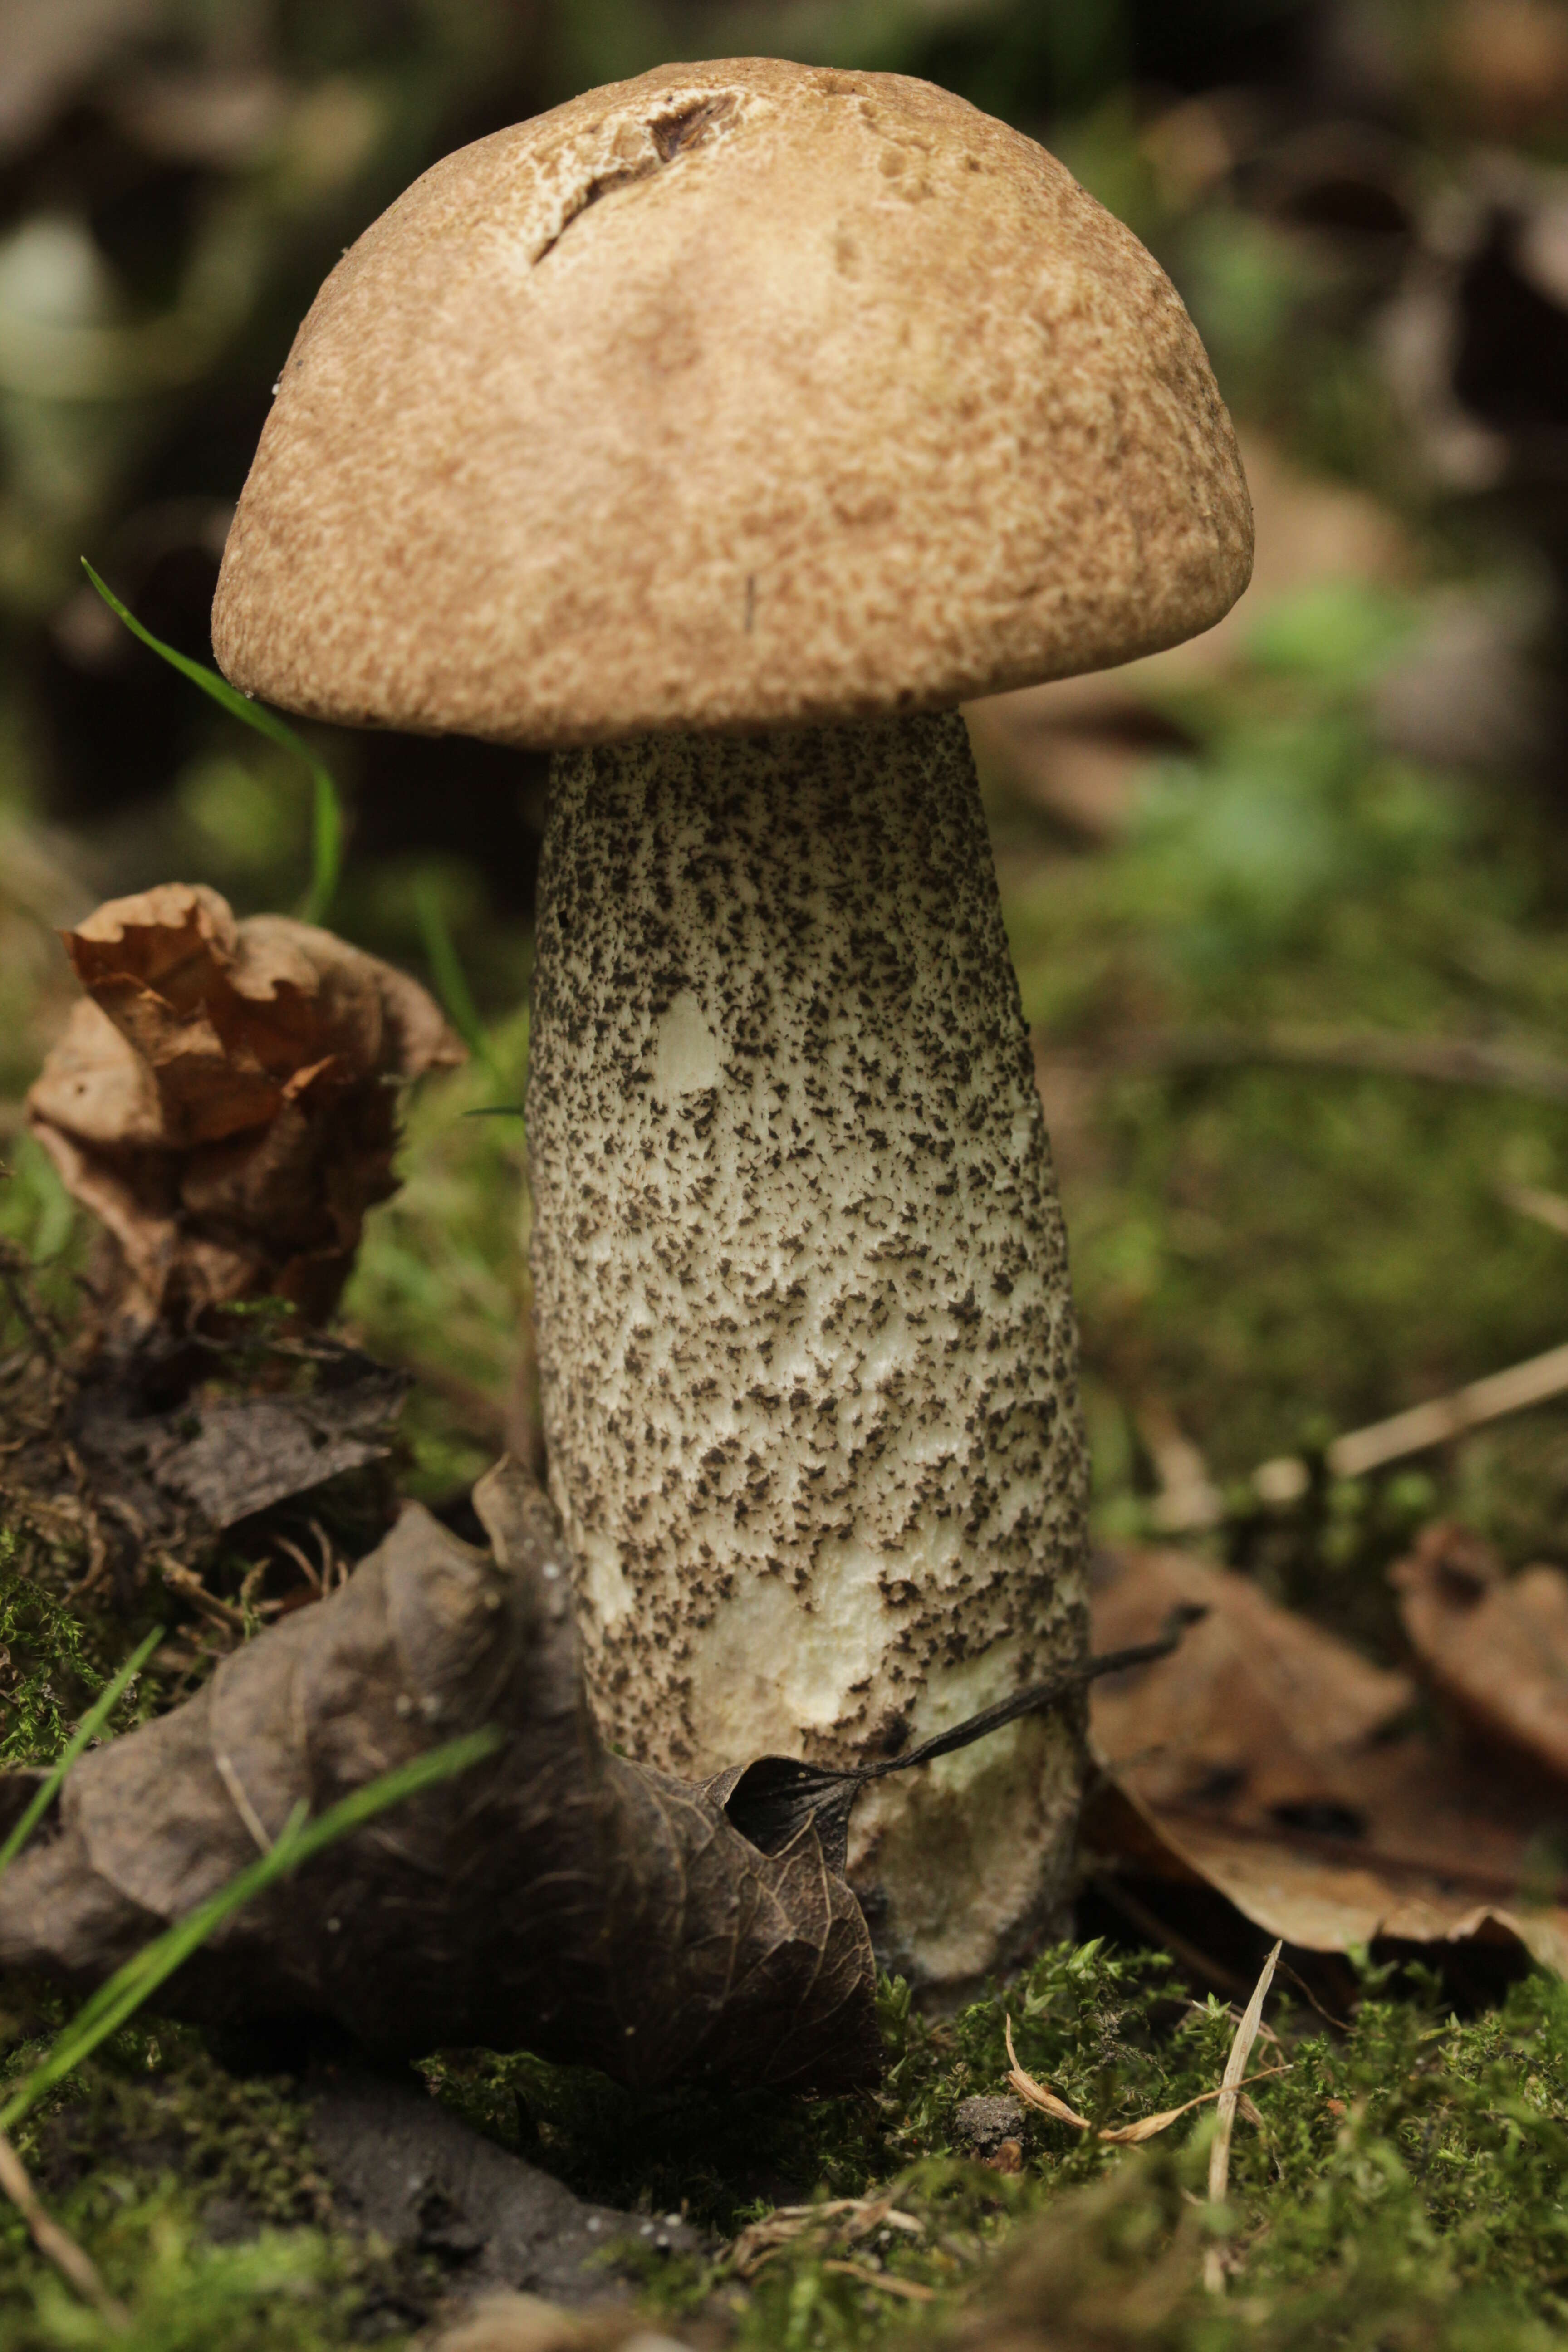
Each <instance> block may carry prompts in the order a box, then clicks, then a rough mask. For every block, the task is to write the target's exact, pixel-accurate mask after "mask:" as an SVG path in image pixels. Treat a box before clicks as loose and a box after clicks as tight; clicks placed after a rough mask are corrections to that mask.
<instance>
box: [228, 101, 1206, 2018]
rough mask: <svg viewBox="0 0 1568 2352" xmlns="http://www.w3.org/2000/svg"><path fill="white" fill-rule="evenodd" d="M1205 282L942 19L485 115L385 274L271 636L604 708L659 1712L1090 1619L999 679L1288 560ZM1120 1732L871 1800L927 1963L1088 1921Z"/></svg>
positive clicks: (416, 207) (316, 445)
mask: <svg viewBox="0 0 1568 2352" xmlns="http://www.w3.org/2000/svg"><path fill="white" fill-rule="evenodd" d="M1250 558H1251V518H1250V510H1249V508H1248V504H1247V491H1246V486H1245V483H1244V481H1243V479H1242V475H1241V470H1240V466H1239V462H1238V459H1237V452H1236V445H1235V441H1234V437H1233V436H1232V432H1231V428H1230V424H1229V420H1228V418H1227V417H1226V413H1225V410H1224V408H1223V406H1222V404H1221V403H1220V400H1219V397H1218V394H1217V393H1216V391H1215V384H1214V381H1213V378H1212V376H1211V374H1210V373H1209V369H1208V366H1207V362H1206V361H1205V356H1204V352H1203V349H1202V346H1201V344H1200V343H1199V341H1198V338H1197V336H1196V334H1195V332H1194V329H1193V327H1192V324H1191V322H1190V321H1189V320H1188V318H1187V316H1186V313H1185V312H1184V310H1183V308H1182V305H1181V303H1180V301H1179V299H1177V297H1176V295H1175V293H1174V292H1173V289H1172V288H1171V286H1170V285H1169V283H1168V282H1167V280H1166V279H1165V278H1164V277H1163V274H1162V273H1161V271H1160V269H1159V268H1157V266H1156V265H1155V263H1154V262H1153V261H1152V259H1151V258H1150V257H1149V255H1148V254H1147V253H1146V252H1145V251H1144V250H1143V248H1142V247H1141V246H1140V245H1139V244H1138V243H1137V241H1136V239H1135V238H1134V237H1132V236H1131V234H1130V233H1129V232H1128V231H1127V230H1126V229H1125V228H1123V227H1121V226H1120V225H1119V224H1118V223H1117V222H1116V221H1115V220H1113V219H1112V218H1111V217H1110V215H1109V214H1107V213H1106V212H1104V211H1103V210H1102V209H1101V208H1100V205H1098V204H1096V203H1095V202H1094V201H1093V199H1092V198H1091V197H1089V195H1087V194H1085V193H1084V191H1083V190H1082V189H1081V188H1079V186H1078V185H1077V184H1076V183H1075V182H1074V181H1073V179H1072V178H1071V177H1070V175H1069V174H1068V172H1067V171H1066V170H1064V168H1063V167H1062V165H1061V164H1059V163H1057V162H1056V161H1055V160H1054V159H1053V158H1052V157H1051V156H1049V155H1047V153H1045V152H1043V151H1042V150H1041V149H1040V148H1039V147H1037V146H1036V145H1035V144H1034V143H1033V142H1031V141H1029V140H1027V139H1026V138H1024V137H1022V136H1021V135H1020V134H1019V133H1017V132H1016V131H1011V130H1009V129H1007V128H1005V126H1004V125H1003V124H1001V123H999V122H995V121H991V120H990V119H989V118H988V117H986V116H985V115H983V114H980V113H978V112H976V111H975V110H974V109H973V107H970V106H968V105H966V104H965V103H964V102H963V101H962V100H959V99H957V98H954V97H952V96H951V95H949V94H948V93H947V92H945V91H943V90H940V89H934V88H931V87H930V86H928V85H927V84H925V83H922V82H918V81H912V80H908V79H902V78H900V77H898V76H894V75H888V74H874V73H854V72H830V71H824V70H816V69H814V68H803V67H799V66H795V65H787V64H782V63H777V62H774V61H771V60H758V59H748V60H743V61H739V62H737V61H732V60H731V61H726V62H720V63H709V64H702V65H696V66H671V67H666V68H660V69H659V70H658V71H657V72H654V73H649V74H646V75H644V76H643V77H642V78H641V79H638V80H636V81H629V82H623V83H619V84H616V86H614V87H613V88H610V89H599V90H595V91H592V92H590V93H589V94H588V95H586V96H584V97H582V98H578V99H574V100H572V101H571V103H570V104H568V105H565V106H563V107H559V108H557V109H556V110H554V111H553V112H552V113H550V114H546V115H543V116H542V117H540V118H539V119H538V120H536V121H531V122H528V123H524V124H521V125H520V126H519V127H517V128H516V129H513V130H509V131H500V132H497V133H496V134H495V135H494V136H493V137H490V138H488V139H484V140H480V141H479V142H477V143H476V144H475V145H473V146H471V147H468V148H465V149H464V150H462V151H461V152H458V153H457V154H453V155H449V156H447V158H446V159H445V160H444V161H443V162H441V163H437V165H436V166H435V167H434V169H433V170H431V171H429V172H427V173H426V174H425V176H424V177H423V178H422V179H421V180H419V181H417V182H416V184H415V185H414V186H413V187H412V188H410V189H409V190H408V191H407V192H406V194H404V195H403V196H402V197H401V198H400V199H399V200H398V202H397V203H395V205H393V206H392V207H391V209H390V210H389V211H388V212H387V213H386V214H384V215H383V217H382V218H381V219H380V220H379V221H377V222H376V223H374V226H372V227H371V228H370V229H368V230H367V231H366V233H365V234H364V236H362V237H361V238H360V240H359V242H358V244H357V245H355V246H354V247H352V248H351V250H350V251H349V253H348V254H347V255H346V257H344V259H343V260H342V262H341V263H340V265H339V267H338V268H336V269H334V270H333V272H332V274H331V278H329V279H328V281H327V283H326V285H325V286H324V287H323V288H322V289H321V293H320V295H319V296H318V297H317V299H316V302H315V305H314V307H313V308H312V310H311V311H310V316H309V318H308V319H307V320H306V321H305V323H304V325H303V327H302V328H301V329H300V333H299V336H298V338H297V340H296V341H295V344H294V347H293V350H292V352H291V353H290V354H289V361H288V363H287V366H286V367H285V369H284V372H283V374H282V378H281V380H280V385H279V394H278V399H277V403H276V405H275V407H274V409H273V412H272V415H271V416H270V417H269V419H268V424H267V427H266V430H265V431H264V433H263V435H262V438H261V443H260V446H259V449H258V455H257V458H256V462H255V465H254V467H253V468H252V471H251V474H250V478H249V480H248V482H247V486H246V489H245V494H244V497H243V498H242V499H241V501H240V506H239V510H238V513H237V518H236V520H235V524H234V528H233V530H232V532H231V534H230V538H229V541H228V547H227V551H226V556H225V559H224V569H223V575H222V578H221V581H220V583H219V587H218V593H217V601H216V608H215V614H214V643H215V645H216V648H217V653H218V657H219V660H220V661H221V663H222V665H223V667H224V668H225V669H226V672H227V674H228V675H229V677H231V678H233V679H234V680H235V681H236V683H237V684H238V685H240V686H243V687H244V688H247V690H250V691H254V692H257V693H260V694H264V695H267V696H268V697H269V698H271V699H273V700H274V701H277V702H280V703H282V704H284V705H285V706H286V707H288V708H289V709H294V710H298V711H302V712H304V713H306V714H308V715H310V716H313V717H318V718H323V719H336V720H343V721H349V722H351V723H362V724H378V725H384V726H395V727H403V728H414V729H419V730H426V731H434V732H444V731H451V732H455V733H460V734H471V735H477V736H482V737H487V738H489V739H492V740H497V741H500V742H507V743H515V744H520V745H533V746H548V747H550V748H552V750H553V751H555V752H556V754H557V757H556V760H555V762H554V767H553V774H552V807H551V813H550V817H549V823H548V829H547V835H546V840H545V845H544V856H543V863H542V873H541V879H540V900H539V919H538V960H537V965H536V972H535V981H534V1012H533V1024H534V1025H533V1042H532V1066H531V1077H530V1083H529V1094H528V1116H529V1149H530V1163H531V1183H532V1196H533V1201H532V1216H533V1238H532V1264H533V1275H534V1284H535V1295H536V1311H537V1318H538V1340H539V1358H540V1367H541V1378H542V1403H543V1414H544V1423H545V1430H546V1435H547V1441H548V1446H549V1455H550V1478H551V1487H552V1494H553V1496H554V1498H555V1501H556V1503H557V1506H558V1507H559V1509H560V1512H561V1515H562V1517H563V1523H564V1526H565V1528H566V1531H567V1538H568V1541H569V1544H570V1548H571V1551H572V1555H573V1559H574V1564H575V1573H576V1577H577V1580H578V1595H579V1607H580V1611H581V1614H582V1621H583V1630H584V1646H585V1653H586V1664H587V1671H588V1675H589V1681H590V1687H591V1690H592V1693H593V1696H594V1702H595V1707H596V1709H597V1712H598V1715H599V1718H600V1721H601V1724H602V1727H603V1728H604V1730H605V1735H606V1736H607V1738H610V1739H611V1740H613V1741H615V1742H616V1743H617V1744H619V1745H620V1746H622V1747H623V1748H626V1750H627V1751H629V1752H630V1753H632V1754H633V1755H635V1756H637V1757H638V1758H640V1759H645V1760H647V1761H651V1762H654V1763H657V1764H660V1765H663V1766H666V1767H668V1768H670V1769H678V1770H679V1771H681V1772H683V1773H686V1774H688V1775H692V1774H700V1773H701V1772H703V1771H705V1770H709V1769H713V1768H715V1767H716V1766H717V1765H718V1764H719V1763H720V1762H721V1761H722V1760H723V1759H726V1758H730V1757H733V1756H744V1755H751V1754H758V1753H763V1752H770V1751H771V1752H775V1753H784V1754H792V1755H797V1756H798V1755H804V1756H805V1757H808V1758H811V1759H819V1760H822V1761H824V1762H833V1761H837V1760H839V1759H844V1758H846V1757H847V1756H848V1755H849V1754H851V1753H852V1752H853V1753H855V1754H857V1755H858V1756H862V1757H863V1756H864V1755H865V1754H866V1753H867V1752H868V1749H870V1750H875V1749H876V1748H878V1747H879V1746H880V1747H881V1748H883V1750H884V1751H885V1752H895V1751H896V1750H897V1749H898V1748H899V1747H900V1744H901V1743H903V1742H906V1741H909V1740H912V1739H916V1738H923V1737H925V1736H927V1735H929V1734H931V1733H933V1732H935V1731H938V1730H940V1729H942V1727H944V1726H946V1725H947V1724H949V1723H951V1722H953V1721H956V1720H957V1719H958V1718H960V1717H964V1716H967V1715H970V1714H973V1712H974V1711H975V1710H976V1709H978V1708H981V1707H983V1706H986V1705H987V1704H988V1703H990V1702H992V1701H994V1700H1000V1699H1003V1698H1005V1697H1007V1696H1010V1695H1011V1694H1012V1693H1013V1692H1015V1691H1016V1689H1018V1688H1020V1687H1021V1686H1023V1685H1026V1684H1028V1683H1032V1682H1036V1681H1039V1680H1043V1679H1044V1678H1045V1677H1046V1676H1047V1675H1048V1674H1049V1673H1051V1672H1052V1671H1053V1670H1054V1669H1056V1668H1058V1667H1059V1666H1060V1665H1061V1664H1064V1663H1065V1662H1067V1661H1068V1660H1070V1659H1071V1658H1072V1657H1074V1656H1076V1655H1077V1654H1078V1653H1079V1650H1080V1647H1081V1643H1082V1641H1083V1589H1082V1570H1081V1558H1082V1549H1083V1538H1084V1444H1083V1437H1082V1433H1081V1427H1080V1422H1079V1407H1078V1399H1077V1387H1076V1367H1075V1344H1076V1343H1075V1335H1074V1326H1073V1318H1072V1308H1071V1302H1070V1297H1069V1291H1068V1270H1067V1255H1066V1247H1065V1242H1064V1235H1063V1228H1062V1220H1061V1214H1060V1211H1059V1208H1058V1201H1057V1193H1056V1187H1055V1183H1054V1180H1053V1177H1052V1173H1051V1166H1050V1158H1049V1149H1048V1146H1047V1139H1046V1132H1045V1127H1044V1123H1043V1121H1042V1118H1041V1113H1040V1105H1039V1099H1038V1097H1037V1092H1036V1088H1035V1084H1034V1077H1033V1072H1032V1066H1031V1061H1030V1054H1029V1046H1028V1039H1027V1034H1026V1029H1025V1026H1024V1021H1023V1015H1022V1011H1021V1007H1020V1003H1019V996H1018V989H1017V983H1016V979H1015V976H1014V973H1013V969H1012V965H1011V962H1010V961H1009V957H1008V952H1007V946H1006V940H1005V935H1004V931H1003V924H1002V916H1001V908H1000V905H999V901H998V898H997V891H996V883H995V878H994V872H993V867H992V863H991V857H990V852H989V847H988V844H987V839H986V832H985V825H984V818H983V815H982V812H981V806H980V801H979V796H978V792H977V788H976V782H975V775H974V769H973V761H972V760H971V757H970V752H969V747H968V740H967V737H966V734H965V730H964V724H963V719H962V717H961V716H960V715H959V714H958V711H957V709H956V706H957V705H958V703H959V702H960V701H961V700H963V698H967V697H971V696H976V695H983V694H987V693H991V692H994V691H997V690H999V689H1001V688H1008V687H1015V686H1019V685H1023V684H1026V683H1029V682H1033V681H1037V680H1041V679H1045V678H1049V677H1061V676H1064V675H1067V674H1069V673H1072V672H1076V671H1080V670H1086V669H1092V668H1096V667H1104V666H1106V665H1108V664H1110V663H1115V662H1121V661H1126V660H1129V659H1131V658H1132V657H1133V656H1137V655H1140V654H1145V653H1149V652H1152V651H1153V650H1155V649H1156V648H1158V647H1161V646H1167V645H1171V644H1173V643H1174V642H1176V641H1177V640H1178V639H1180V638H1182V637H1184V636H1188V635H1193V634H1194V633H1195V632H1196V631H1198V630H1200V629H1204V628H1206V627H1208V626H1209V625H1211V624H1212V623H1213V622H1215V620H1217V619H1218V618H1219V617H1220V615H1221V614H1223V613H1224V612H1225V611H1226V609H1227V608H1228V606H1229V605H1230V604H1232V602H1233V601H1234V600H1235V598H1236V597H1237V595H1238V594H1239V593H1240V592H1241V590H1242V588H1243V587H1244V586H1245V584H1246V582H1247V573H1248V569H1249V564H1250ZM1080 1753H1081V1749H1080V1740H1079V1735H1078V1733H1077V1732H1076V1731H1075V1730H1074V1728H1073V1727H1071V1726H1070V1725H1068V1726H1066V1727H1064V1726H1063V1725H1062V1723H1061V1722H1060V1721H1058V1720H1048V1719H1046V1718H1042V1717H1035V1718H1031V1719H1028V1720H1026V1721H1021V1722H1019V1723H1017V1724H1016V1725H1015V1726H1014V1727H1012V1728H1011V1729H1010V1730H1009V1731H1007V1732H1006V1733H1005V1734H1003V1735H1001V1736H1000V1737H998V1738H996V1739H995V1740H993V1741H991V1742H988V1743H987V1744H986V1745H985V1747H984V1748H982V1749H981V1750H979V1751H970V1752H968V1753H965V1754H964V1755H963V1756H957V1757H954V1758H952V1759H950V1760H949V1762H948V1763H947V1764H945V1765H943V1766H942V1767H939V1768H937V1769H935V1770H933V1771H932V1772H931V1773H930V1774H928V1775H926V1776H925V1783H926V1785H924V1786H923V1787H921V1788H920V1789H917V1790H910V1791H908V1792H907V1793H906V1791H905V1790H903V1789H901V1788H899V1787H897V1786H896V1784H894V1783H890V1782H889V1783H885V1784H884V1788H885V1790H886V1791H887V1793H885V1794H883V1793H879V1794H878V1795H877V1796H876V1797H875V1799H874V1800H872V1801H868V1802H867V1803H866V1804H865V1805H864V1806H863V1807H862V1808H861V1809H860V1810H859V1812H858V1817H857V1823H856V1830H857V1845H856V1850H855V1852H854V1853H853V1856H852V1870H853V1874H854V1877H855V1883H856V1885H857V1886H858V1889H859V1891H860V1893H861V1895H862V1899H863V1901H864V1902H865V1904H866V1906H867V1908H868V1916H869V1917H870V1920H871V1924H872V1927H873V1931H874V1933H875V1935H876V1937H877V1940H878V1944H879V1949H880V1951H881V1952H882V1954H883V1956H884V1957H885V1958H887V1959H888V1960H889V1961H890V1962H891V1963H892V1964H894V1965H897V1966H899V1967H900V1968H902V1969H906V1970H908V1971H911V1972H913V1973H914V1974H916V1975H918V1976H919V1977H920V1978H921V1979H925V1980H927V1981H930V1982H934V1983H936V1984H940V1985H948V1986H956V1985H959V1984H962V1983H964V1982H966V1981H971V1980H973V1979H974V1978H976V1977H977V1976H979V1975H980V1974H982V1973H983V1972H984V1971H985V1970H986V1969H990V1968H992V1967H994V1966H996V1965H998V1964H999V1963H1002V1962H1004V1961H1005V1960H1006V1959H1008V1958H1011V1957H1013V1956H1014V1955H1016V1953H1017V1952H1018V1951H1020V1950H1021V1949H1022V1948H1024V1947H1025V1946H1026V1943H1027V1941H1028V1940H1029V1939H1030V1938H1032V1937H1037V1935H1038V1934H1039V1933H1040V1932H1041V1931H1042V1929H1043V1928H1044V1927H1047V1925H1048V1924H1049V1923H1050V1922H1051V1921H1053V1920H1054V1919H1058V1918H1059V1917H1060V1916H1061V1911H1062V1906H1063V1902H1064V1897H1065V1894H1066V1890H1067V1885H1068V1867H1069V1860H1070V1848H1071V1839H1072V1830H1073V1823H1074V1819H1075V1815H1076V1811H1077V1801H1078V1794H1079V1777H1080Z"/></svg>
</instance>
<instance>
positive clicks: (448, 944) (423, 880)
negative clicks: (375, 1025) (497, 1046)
mask: <svg viewBox="0 0 1568 2352" xmlns="http://www.w3.org/2000/svg"><path fill="white" fill-rule="evenodd" d="M414 911H415V913H416V916H417V917H418V919H419V932H420V937H421V938H422V939H423V940H424V942H425V956H426V962H427V963H428V964H429V966H430V977H431V979H432V980H433V981H434V982H435V983H436V993H437V996H438V997H439V998H440V1000H441V1004H442V1008H443V1010H444V1011H445V1013H446V1015H447V1020H448V1021H449V1022H450V1023H451V1024H452V1026H453V1028H454V1029H455V1030H456V1031H457V1033H458V1036H459V1037H460V1038H461V1039H462V1041H463V1043H464V1045H466V1046H467V1047H468V1051H469V1053H470V1054H471V1055H473V1057H474V1059H475V1061H476V1062H478V1063H479V1064H480V1065H481V1066H483V1067H484V1068H485V1069H487V1070H489V1072H490V1074H491V1076H494V1075H495V1056H494V1055H493V1054H492V1053H491V1052H490V1042H489V1038H488V1037H487V1036H486V1034H485V1024H484V1023H483V1022H482V1021H481V1020H480V1019H479V1006H478V1005H477V1004H476V1003H474V996H473V991H472V990H471V989H470V988H469V986H468V974H467V972H465V971H464V970H463V965H462V960H461V958H460V957H459V956H458V950H457V946H456V943H455V941H454V940H453V938H452V934H451V931H450V930H449V929H448V928H447V918H446V916H445V915H444V914H443V913H442V912H441V901H440V899H439V898H438V897H437V892H436V888H435V885H434V884H433V883H432V882H431V880H430V878H429V877H428V876H427V875H426V876H422V877H420V879H419V880H418V881H417V882H416V885H415V888H414Z"/></svg>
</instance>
